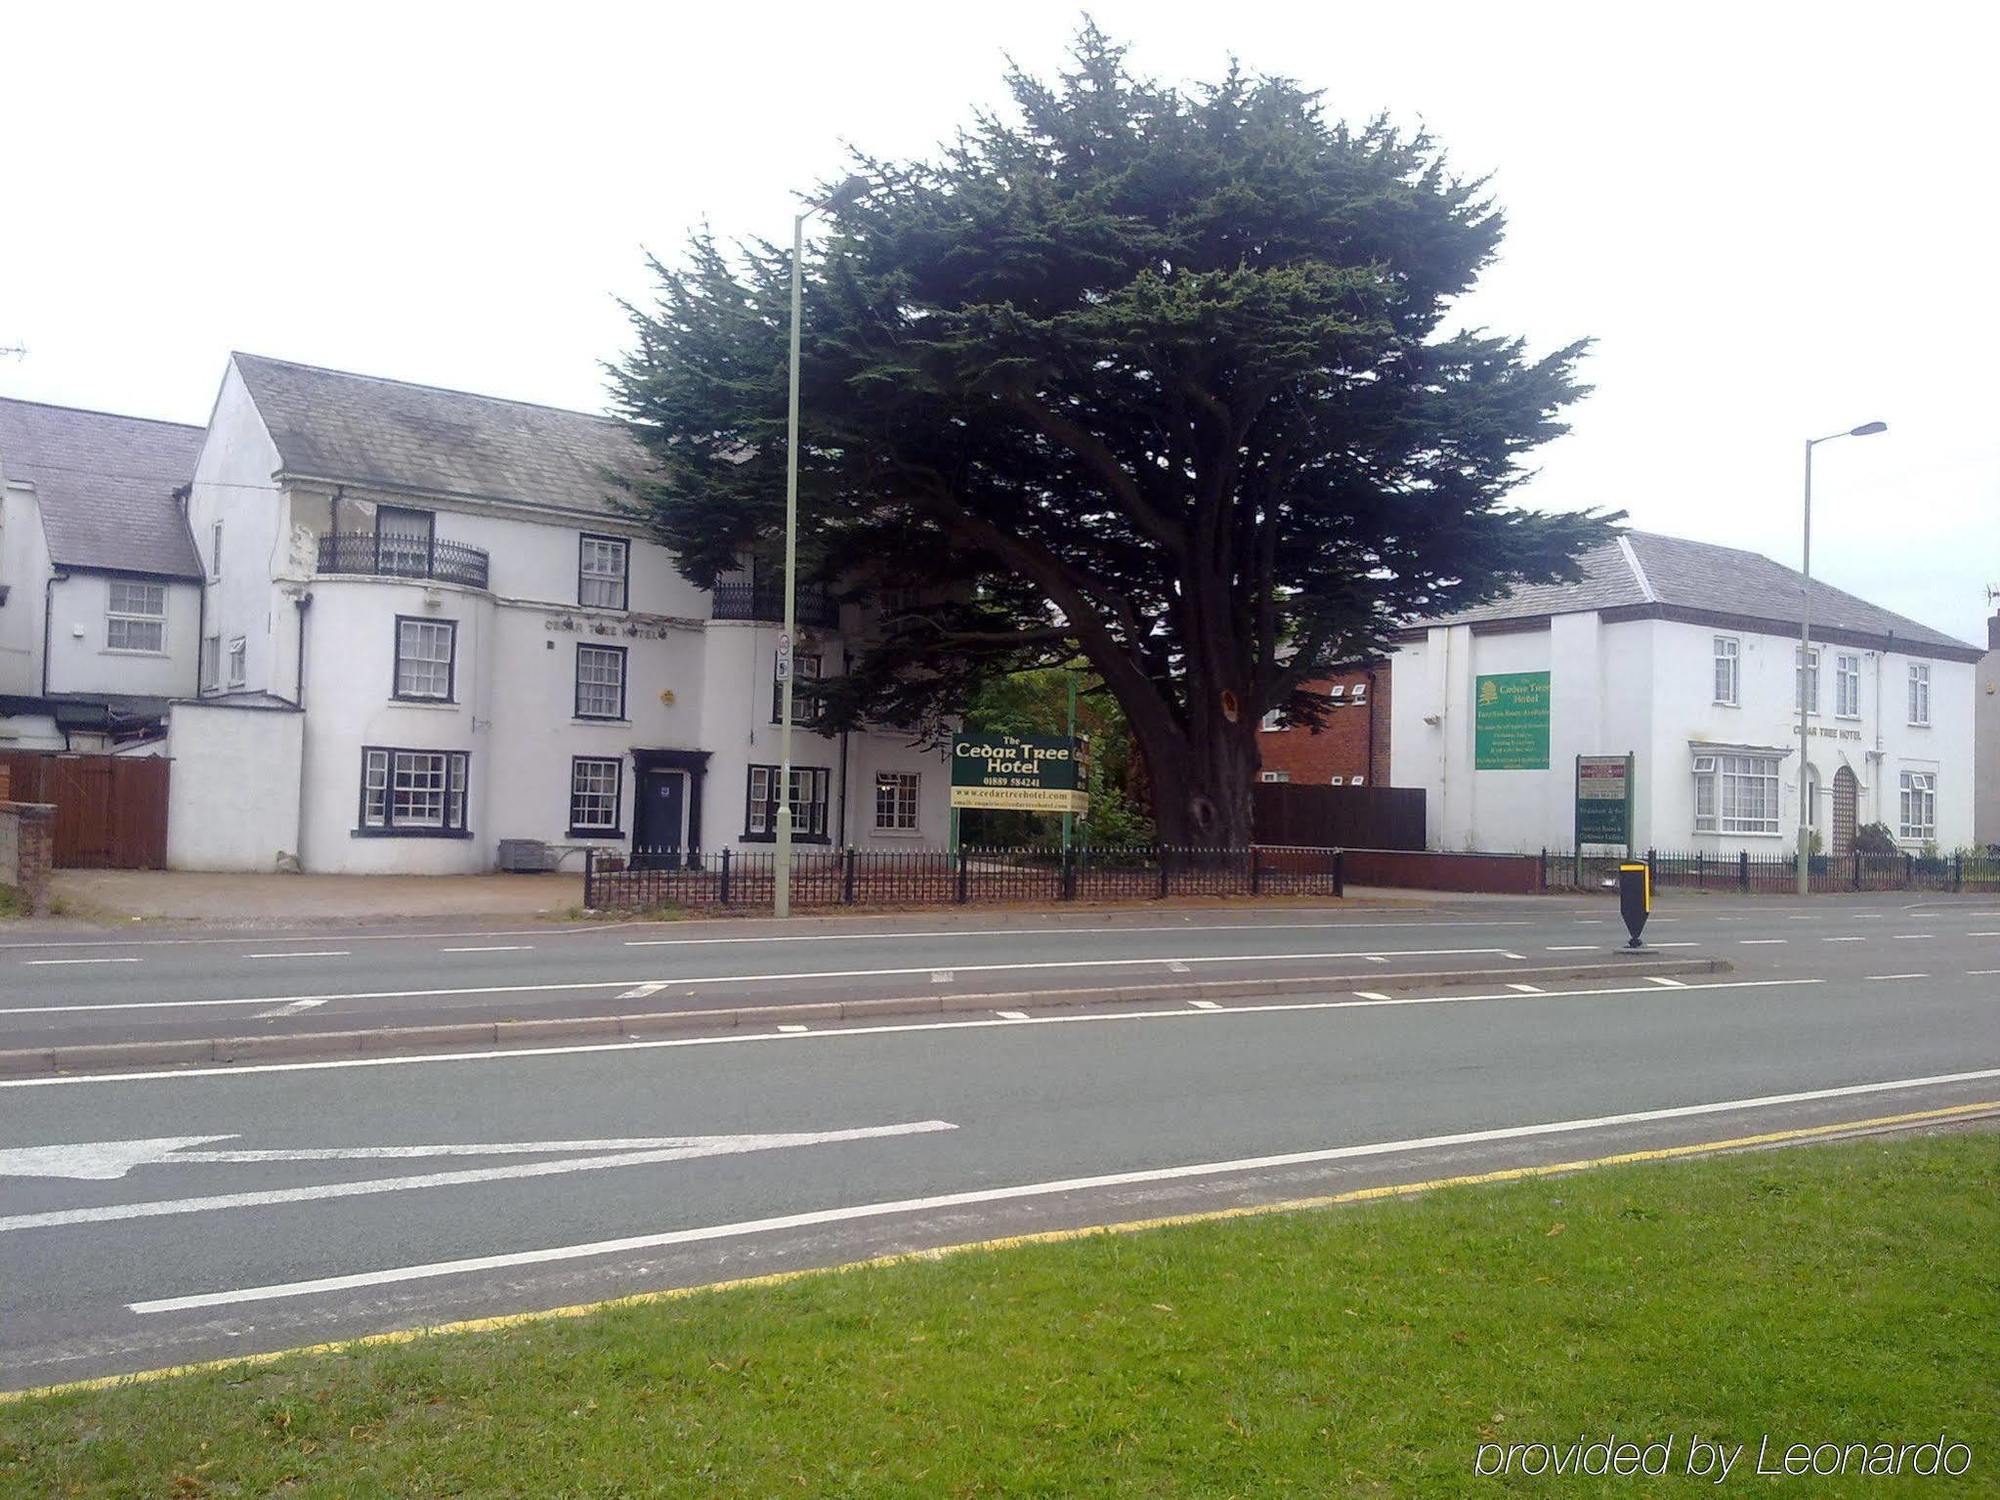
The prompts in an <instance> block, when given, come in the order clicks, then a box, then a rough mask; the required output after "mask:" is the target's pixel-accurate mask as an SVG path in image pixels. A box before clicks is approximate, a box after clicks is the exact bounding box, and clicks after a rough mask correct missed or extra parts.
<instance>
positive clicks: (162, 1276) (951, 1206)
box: [0, 896, 2000, 1388]
mask: <svg viewBox="0 0 2000 1500" xmlns="http://www.w3.org/2000/svg"><path fill="white" fill-rule="evenodd" d="M1655 921H1656V923H1657V924H1658V925H1657V926H1655V927H1653V928H1649V930H1648V936H1649V937H1652V938H1655V939H1657V940H1659V941H1661V942H1664V943H1672V944H1675V945H1685V946H1676V947H1674V948H1672V949H1668V950H1666V952H1667V953H1669V954H1674V955H1684V954H1692V953H1700V954H1710V953H1713V954H1719V955H1721V956H1724V957H1726V958H1728V959H1729V960H1730V961H1731V963H1732V964H1733V965H1734V969H1733V972H1730V973H1727V974H1718V975H1713V976H1704V977H1698V978H1683V979H1668V978H1662V977H1659V976H1657V975H1654V974H1651V973H1649V972H1648V971H1649V968H1650V967H1655V966H1656V965H1654V964H1652V963H1651V962H1650V961H1648V960H1645V959H1641V960H1637V961H1635V966H1634V967H1633V968H1632V970H1631V971H1630V972H1629V973H1628V974H1625V975H1622V976H1620V977H1616V978H1601V979H1592V980H1582V981H1575V982H1568V983H1561V984H1555V983H1544V984H1530V983H1527V982H1523V981H1514V980H1509V979H1507V978H1505V977H1504V974H1505V973H1506V972H1519V968H1518V967H1516V966H1522V967H1525V966H1535V965H1546V964H1548V963H1549V962H1551V961H1552V960H1570V959H1577V958H1579V957H1586V956H1589V957H1601V956H1603V955H1605V954H1606V953H1607V952H1608V950H1609V949H1610V948H1611V947H1612V946H1613V945H1614V944H1615V943H1616V942H1617V941H1618V940H1619V939H1621V938H1622V936H1623V934H1622V930H1621V929H1619V928H1618V927H1617V925H1616V919H1615V916H1614V915H1613V914H1612V912H1611V911H1610V910H1609V909H1608V907H1607V906H1606V905H1605V904H1603V903H1601V902H1600V903H1592V902H1588V901H1582V902H1497V903H1482V904H1479V905H1477V906H1465V907H1462V908H1454V907H1449V906H1447V907H1440V908H1437V909H1433V910H1423V911H1410V910H1389V909H1368V908H1358V909H1353V910H1342V911H1338V912H1310V911H1302V910H1300V909H1297V908H1290V909H1277V910H1265V911H1257V912H1236V913H1223V912H1217V911H1200V912H1173V913H1169V912H1140V913H1130V914H1126V913H1120V914H1117V915H1105V914H1103V913H1078V914H1073V915H1063V916H1056V917H1027V916H1019V915H1012V916H1008V915H1001V916H995V915H994V914H992V913H986V914H982V915H981V916H980V917H979V918H977V919H967V918H964V917H959V918H957V919H956V920H953V919H935V918H924V919H911V918H901V919H876V920H873V921H869V922H857V921H848V922H835V923H816V924H815V925H814V927H813V928H812V929H811V930H805V931H795V932H792V933H781V932H777V931H774V930H773V928H772V927H771V925H770V924H753V925H748V926H744V927H730V928H723V927H721V926H720V925H719V924H718V925H709V924H702V925H692V924H691V925H689V926H686V927H668V928H660V927H613V928H601V929H597V930H593V931H576V930H550V929H539V928H538V929H533V930H521V931H517V932H508V933H499V932H494V931H485V932H477V933H467V932H463V931H453V932H444V933H435V932H427V933H422V934H419V933H413V932H408V931H402V932H392V931H380V930H377V931H374V932H355V933H344V934H340V935H338V936H334V935H329V934H328V933H325V932H314V933H312V934H310V935H309V936H302V935H299V934H296V933H293V934H288V935H280V936H277V937H273V936H271V935H264V936H261V937H248V936H235V935H232V936H230V937H228V938H227V939H226V940H222V941H208V940H201V941H188V940H185V939H176V940H161V939H160V938H157V937H147V938H143V939H135V940H132V941H123V940H117V941H109V940H99V939H86V940H83V941H84V942H86V943H102V944H103V945H102V946H73V944H75V943H76V942H77V941H78V940H76V939H68V940H65V941H66V942H68V943H70V944H72V946H53V945H50V944H41V945H38V946H6V947H0V982H4V985H5V991H6V997H7V998H6V1002H5V1006H4V1008H5V1009H6V1010H7V1011H8V1012H9V1014H8V1015H7V1016H6V1017H5V1018H4V1022H5V1025H6V1027H7V1030H6V1032H5V1033H4V1040H0V1045H20V1042H19V1040H18V1039H19V1038H20V1037H21V1036H23V1035H26V1034H30V1033H31V1032H32V1033H35V1034H48V1033H49V1032H55V1033H58V1034H62V1035H80V1034H85V1033H86V1032H87V1033H88V1034H89V1035H92V1036H96V1037H129V1036H133V1035H146V1036H152V1035H159V1034H161V1032H162V1031H163V1030H164V1029H167V1028H174V1027H186V1026H190V1025H196V1026H204V1025H212V1022H211V1021H210V1020H208V1019H206V1017H207V1016H208V1015H211V1014H212V1013H214V1012H215V1011H225V1010H226V1011H229V1012H230V1013H231V1016H232V1024H235V1020H236V1017H237V1014H238V1013H239V1012H242V1013H247V1014H245V1015H243V1016H242V1019H246V1020H247V1019H248V1016H249V1015H254V1014H255V1013H256V1011H257V1010H263V1011H270V1010H273V1009H275V1008H277V1007H279V1006H281V1005H289V1004H292V1003H295V1000H296V999H297V998H319V999H321V1000H322V1001H323V1004H321V1005H319V1006H315V1007H312V1008H310V1009H307V1010H304V1011H299V1012H296V1013H293V1014H291V1015H286V1016H278V1017H273V1018H271V1023H272V1024H278V1025H299V1024H325V1023H326V1022H325V1015H323V1013H326V1014H330V1015H333V1016H339V1017H341V1018H342V1022H341V1024H345V1025H353V1024H356V1022H357V1019H365V1020H366V1021H367V1022H369V1023H370V1024H376V1023H381V1022H383V1021H387V1020H400V1019H402V1018H417V1019H428V1018H433V1017H435V1016H437V1015H439V1014H443V1013H447V1012H451V1013H456V1012H458V1011H460V1010H462V1009H463V1008H465V1007H469V1006H470V1007H486V1008H488V1011H489V1012H490V1011H491V1009H492V1008H495V1007H514V1006H519V1007H536V1008H537V1009H536V1010H535V1011H533V1013H535V1014H543V1015H547V1014H557V1013H561V1012H562V1011H563V1010H564V1009H569V1010H574V1009H576V1008H577V1007H579V1006H590V1005H594V1004H595V1003H596V1001H597V1000H598V999H599V998H600V997H601V996H603V995H605V994H607V993H610V994H614V995H615V994H624V993H627V992H629V990H630V989H631V988H632V987H635V986H642V985H647V984H662V985H664V986H668V987H669V988H665V989H662V990H660V991H657V992H655V993H656V994H658V995H663V996H665V997H666V998H667V1001H668V1002H669V1003H672V1004H676V1005H697V1006H699V1005H702V1004H711V1003H713V1004H741V1003H743V999H744V997H746V996H755V997H756V998H757V1000H758V1001H759V1002H760V1003H773V1002H783V1001H786V1000H790V999H793V998H803V999H813V998H819V997H822V996H824V995H826V994H828V993H841V994H885V993H892V992H894V991H896V990H897V989H898V988H907V987H909V986H911V985H912V984H913V983H920V984H921V985H922V986H925V987H928V986H930V985H932V984H934V983H935V984H936V985H938V986H939V987H946V986H957V985H976V986H977V987H978V989H977V991H976V992H978V993H986V992H993V991H998V990H1001V989H1005V990H1013V991H1021V990H1031V989H1056V988H1061V987H1073V986H1075V985H1078V984H1100V985H1101V984H1104V983H1106V982H1107V981H1106V980H1105V979H1104V977H1103V975H1104V974H1105V973H1106V972H1107V971H1108V972H1111V973H1126V974H1130V975H1131V976H1132V981H1131V982H1132V983H1133V984H1134V985H1135V986H1136V987H1137V989H1139V990H1143V991H1144V992H1145V993H1144V994H1143V995H1140V994H1136V993H1135V994H1134V995H1133V996H1131V997H1129V998H1127V999H1126V1000H1124V1001H1123V1002H1121V1003H1118V1004H1113V1005H1063V1004H1055V1003H1050V1004H1047V1005H1030V1006H1027V1007H1025V1008H1021V1009H1015V1010H1008V1011H1004V1012H1001V1011H984V1012H982V1011H977V1010H974V1011H967V1012H964V1013H959V1014H953V1015H948V1016H935V1017H888V1018H884V1019H882V1020H881V1021H879V1022H874V1023H867V1024H860V1023H850V1024H843V1025H822V1024H817V1023H814V1024H810V1025H788V1024H787V1023H785V1022H784V1021H783V1020H782V1019H781V1018H777V1017H774V1018H773V1020H772V1022H771V1024H770V1025H769V1026H766V1027H761V1028H757V1029H754V1030H746V1029H742V1028H739V1029H737V1030H735V1031H730V1032H716V1033H713V1034H709V1033H703V1032H701V1031H699V1030H694V1031H689V1032H686V1033H684V1034H677V1035H672V1036H663V1037H660V1038H658V1039H654V1040H648V1041H626V1042H616V1043H594V1044H593V1043H578V1044H573V1045H549V1046H543V1047H537V1048H534V1049H529V1050H525V1051H517V1052H504V1051H503V1052H495V1051H485V1052H477V1051H475V1052H465V1053H457V1054H450V1055H418V1056H412V1057H367V1058H363V1057H348V1058H344V1059H335V1060H327V1061H319V1062H308V1063H299V1064H263V1065H257V1066H248V1067H232V1068H206V1069H187V1070H179V1071H173V1070H158V1071H155V1072H152V1073H147V1074H140V1075H126V1076H110V1075H93V1076H83V1077H53V1078H50V1077H42V1078H33V1077H29V1078H15V1079H5V1080H0V1388H12V1387H21V1386H28V1385H38V1384H45V1383H50V1382H57V1381H64V1380H74V1379H80V1378H87V1377H91V1376H97V1375H102V1374H108V1373H117V1372H123V1371H130V1370H135V1369H144V1368H151V1367H157V1366H160V1365H165V1364H172V1363H177V1362H180V1361H184V1360H189V1359H202V1358H213V1357H220V1356H226V1355H231V1354H237V1353H243V1352H247V1351H252V1350H261V1349H272V1348H283V1347H290V1346H293V1345H296V1344H301V1343H308V1342H315V1341H319V1340H323V1339H328V1338H335V1337H344V1336H349V1335H354V1334H360V1333H366V1332H371V1331H377V1330H382V1329H391V1328H401V1327H414V1326H428V1325H434V1324H437V1323H440V1322H445V1321H450V1320H453V1319H460V1318H466V1317H475V1316H483V1315H488V1314H494V1313H504V1312H511V1311H517V1310H522V1309H533V1308H544V1307H553V1306H560V1305H566V1304H572V1303H576V1302H580V1301H588V1300H593V1299H596V1298H600V1297H605V1296H611V1295H617V1294H621V1293H625V1292H630V1291H636V1290H642V1289H648V1288H657V1287H665V1286H675V1285H691V1284H700V1283H706V1282H711V1281H715V1280H718V1279H724V1278H730V1277H737V1276H744V1275H752V1274H757V1273H759V1272H764V1271H769V1270H777V1269H786V1268H791V1267H797V1266H807V1265H818V1264H831V1263H836V1262H843V1261H848V1260H853V1259H857V1258H863V1257H867V1256H870V1255H875V1254H881V1253H887V1252H891V1251H898V1250H904V1249H910V1248H917V1247H925V1246H934V1245H945V1244H955V1243H963V1242H966V1241H969V1240H977V1239H981V1238H986V1237H991V1236H995V1235H1005V1234H1010V1233H1016V1232H1021V1231H1024V1230H1032V1229H1046V1228H1053V1227H1063V1226H1076V1225H1087V1224H1093V1223H1102V1222H1110V1221H1122V1220H1130V1219H1135V1218H1143V1217H1148V1216H1152V1215H1157V1214H1162V1213H1172V1212H1180V1211H1186V1210H1191V1209H1203V1208H1213V1207H1218V1206H1227V1205H1235V1204H1244V1203H1256V1202H1269V1201H1280V1200H1289V1199H1293V1198H1297V1197H1301V1196H1310V1195H1315V1194H1323V1193H1329V1192H1340V1191H1345V1190H1348V1189H1352V1188H1357V1187H1364V1186H1368V1185H1371V1184H1378V1183H1391V1182H1409V1181H1415V1180H1425V1179H1432V1178H1436V1177H1440V1176H1447V1175H1456V1174H1462V1173H1469V1172H1481V1171H1489V1170H1499V1169H1505V1168H1508V1167H1515V1166H1520V1165H1526V1164H1534V1163H1548V1162H1563V1161H1574V1160H1582V1159H1588V1158H1593V1157H1599V1156H1603V1155H1606V1154H1610V1153H1616V1152H1623V1151H1631V1150H1648V1149H1659V1148H1665V1147H1672V1146H1675V1145H1678V1144H1682V1143H1689V1142H1699V1141H1710V1140H1715V1139H1720V1138H1733V1137H1741V1136H1748V1135H1758V1134H1764V1133H1769V1132H1775V1131H1785V1130H1797V1129H1801V1128H1812V1127H1816V1126H1820V1125H1832V1124H1839V1123H1843V1122H1852V1121H1857V1120H1865V1119H1874V1118H1880V1117H1884V1116H1891V1115H1897V1114H1903V1113H1908V1112H1913V1111H1929V1110H1937V1109H1942V1108H1950V1107H1957V1106H1968V1105H1977V1104H1983V1103H1987V1102H1989V1101H1993V1100H2000V982H1996V975H2000V902H1995V901H1993V900H1991V899H1990V898H1988V899H1985V900H1965V901H1958V902H1950V901H1944V902H1931V903H1912V902H1910V901H1908V899H1907V898H1904V897H1892V898H1881V897H1876V898H1855V899H1852V900H1849V899H1847V898H1836V899H1834V900H1828V901H1815V902H1813V903H1810V904H1805V905H1801V904H1798V903H1786V902H1752V901H1741V900H1739V901H1707V902H1697V901H1686V902H1675V901H1674V900H1673V899H1672V897H1671V896H1669V897H1667V898H1666V899H1665V900H1664V901H1663V905H1662V909H1661V910H1660V912H1659V913H1658V914H1657V916H1656V918H1655ZM17 941H18V940H17ZM270 953H286V954H288V955H291V956H288V957H285V958H265V957H260V956H257V955H262V954H270ZM1517 954H1518V955H1521V957H1519V958H1514V957H1511V956H1510V955H1517ZM1328 955H1332V956H1331V957H1329V956H1328ZM76 959H90V960H121V961H120V962H89V963H76V962H67V960H76ZM51 960H55V961H53V962H52V961H51ZM1375 960H1379V961H1380V962H1379V963H1377V962H1373V961H1375ZM1357 963H1358V964H1363V965H1368V966H1369V967H1370V968H1371V969H1373V970H1374V971H1377V972H1383V973H1391V972H1397V971H1401V970H1408V969H1410V968H1411V967H1412V966H1419V965H1421V966H1423V967H1424V968H1425V969H1426V971H1435V970H1437V969H1439V968H1441V967H1446V966H1448V967H1449V969H1450V970H1451V971H1453V972H1458V971H1464V972H1465V973H1467V974H1469V973H1470V972H1471V971H1475V970H1476V971H1481V972H1482V973H1487V975H1488V977H1485V978H1482V979H1480V980H1478V981H1470V980H1465V979H1461V980H1459V981H1457V982H1451V981H1440V982H1438V983H1436V984H1433V985H1429V986H1419V987H1417V988H1414V989H1410V990H1396V991H1394V992H1391V991H1389V990H1382V991H1374V990H1367V989H1364V988H1362V987H1360V986H1350V987H1344V988H1341V989H1339V990H1338V991H1335V990H1331V989H1328V990H1323V991H1319V992H1313V993H1304V994H1300V995H1288V996H1284V997H1274V998H1270V999H1263V1000H1243V1001H1222V1002H1218V1001H1214V1000H1198V999H1197V1000H1191V999H1189V998H1187V997H1186V995H1185V994H1176V993H1175V991H1176V989H1177V988H1178V987H1181V986H1184V985H1186V984H1189V983H1193V982H1195V981H1196V980H1198V979H1199V978H1201V977H1202V976H1204V975H1212V976H1215V977H1221V976H1225V975H1226V976H1228V977H1241V976H1250V975H1259V974H1269V973H1278V972H1285V973H1292V974H1299V973H1302V972H1307V973H1316V972H1343V973H1345V972H1351V971H1352V970H1353V968H1354V966H1355V965H1356V964H1357ZM1177 965H1178V966H1183V967H1184V968H1185V970H1186V972H1185V973H1183V972H1181V969H1180V968H1177V967H1176V966H1177ZM1321 966H1325V967H1324V968H1322V967H1321ZM1495 970H1498V971H1502V972H1501V973H1499V974H1492V973H1490V972H1489V971H1495ZM938 975H945V976H948V977H946V978H941V979H940V978H936V977H935V976H938ZM1114 982H1117V983H1121V984H1123V983H1126V981H1125V980H1118V981H1114ZM574 986H597V988H594V989H592V988H574ZM614 986H622V987H624V988H622V989H614V988H613V987H614ZM439 992H443V993H439ZM724 994H726V995H728V996H730V997H731V998H729V999H727V1000H726V1001H725V1000H714V999H711V997H714V996H719V995H724ZM286 997H293V998H292V999H287V998H286ZM1050 998H1051V1000H1052V1001H1053V1000H1056V999H1059V998H1061V997H1060V996H1051V997H1050ZM204 1001H207V1002H220V1003H219V1004H215V1005H210V1006H206V1007H204V1006H203V1005H202V1002H204ZM132 1006H137V1007H143V1008H142V1009H118V1008H116V1007H132ZM65 1007H74V1008H65ZM191 1015H192V1016H195V1017H203V1018H204V1019H199V1020H190V1019H189V1017H190V1016H191ZM259 1024H263V1023H259Z"/></svg>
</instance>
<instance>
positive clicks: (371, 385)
mask: <svg viewBox="0 0 2000 1500" xmlns="http://www.w3.org/2000/svg"><path fill="white" fill-rule="evenodd" d="M232 358H233V359H234V361H235V363H236V368H237V370H238V371H239V372H240V373H241V374H242V376H243V382H244V385H245V386H246V387H247V388H248V390H249V392H250V396H251V399H252V400H253V401H255V402H256V403H257V410H258V412H259V413H260V414H261V415H262V416H263V419H264V425H265V427H266V428H267V429H268V430H269V432H270V434H271V440H272V442H273V443H275V444H276V445H277V449H278V455H279V458H280V460H281V461H282V463H283V465H284V468H285V470H286V472H288V473H291V474H296V475H310V476H312V477H314V478H321V479H335V480H345V481H347V482H349V483H353V484H371V485H375V486H379V487H384V488H391V489H412V490H421V491H428V492H430V493H433V494H440V495H465V496H473V497H481V498H485V499H496V500H514V501H525V502H529V503H538V504H544V505H554V506H560V507H562V508H564V509H569V510H580V511H593V510H594V511H604V510H608V509H609V508H610V504H609V502H610V501H611V500H612V499H613V497H614V496H615V495H616V494H617V493H618V491H617V486H615V485H614V484H612V483H611V482H610V481H609V480H608V479H607V478H606V471H607V470H610V471H613V472H618V473H626V474H631V473H636V472H638V471H640V470H642V469H643V467H644V464H645V458H644V454H643V451H642V450H641V449H640V447H639V445H638V444H637V443H635V442H634V441H633V440H632V439H631V437H630V436H629V435H628V433H627V431H626V428H625V427H624V425H623V424H622V423H620V422H618V421H616V420H614V419H613V418H610V417H601V416H592V415H590V414H589V413H587V412H577V411H564V410H562V409H561V408H559V407H552V406H536V405H533V404H531V403H529V402H525V401H505V400H501V399H500V398H498V397H495V396H476V395H472V394H470V393H468V392H465V391H450V390H443V389H440V388H438V387H436V386H428V385H411V384H408V383H407V382H404V381H400V380H384V379H380V378H377V377H375V376H370V375H352V374H347V373H345V372H343V371H339V370H325V369H321V368H319V367H318V366H316V365H300V364H292V363H290V362H288V361H286V360H279V359H267V358H265V357H264V356H262V355H255V354H236V355H233V356H232Z"/></svg>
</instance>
